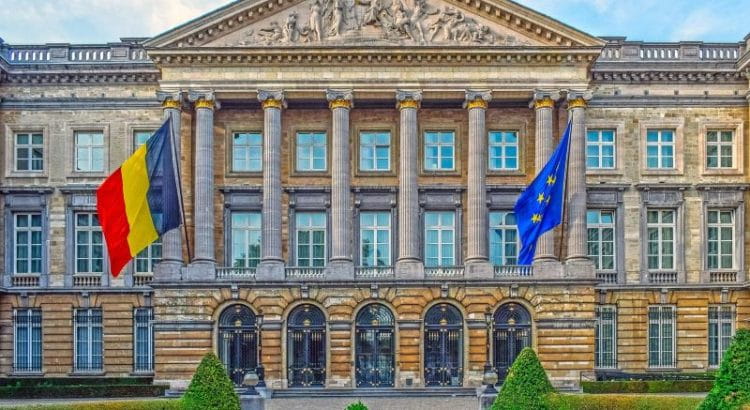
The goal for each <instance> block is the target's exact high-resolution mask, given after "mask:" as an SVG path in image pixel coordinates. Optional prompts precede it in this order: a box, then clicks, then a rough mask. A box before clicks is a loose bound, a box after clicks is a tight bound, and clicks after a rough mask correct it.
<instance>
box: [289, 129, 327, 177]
mask: <svg viewBox="0 0 750 410" xmlns="http://www.w3.org/2000/svg"><path fill="white" fill-rule="evenodd" d="M302 134H312V135H316V134H323V140H324V149H325V154H324V155H323V161H324V166H323V169H314V168H311V169H299V167H298V165H299V149H300V144H299V137H300V135H302ZM329 135H330V132H329V131H328V130H295V131H294V134H293V138H294V144H293V145H294V149H293V151H292V155H293V161H294V162H293V165H294V166H293V169H294V172H295V173H297V174H302V175H309V174H327V173H328V172H329V168H330V167H329V162H330V161H329V158H328V157H329V155H330V151H331V150H330V145H331V144H330V139H329V138H330V137H329ZM314 146H315V145H314V144H313V145H311V147H314ZM311 154H312V152H311ZM314 159H315V156H314V155H313V156H311V157H310V158H308V162H310V161H314Z"/></svg>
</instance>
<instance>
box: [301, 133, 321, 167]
mask: <svg viewBox="0 0 750 410" xmlns="http://www.w3.org/2000/svg"><path fill="white" fill-rule="evenodd" d="M326 168H327V165H326V134H325V133H324V132H298V133H297V171H325V170H326Z"/></svg>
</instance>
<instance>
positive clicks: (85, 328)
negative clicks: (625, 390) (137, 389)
mask: <svg viewBox="0 0 750 410" xmlns="http://www.w3.org/2000/svg"><path fill="white" fill-rule="evenodd" d="M747 41H748V40H747V39H746V41H743V42H737V43H726V44H724V43H722V44H708V43H702V42H680V43H643V42H635V41H628V40H627V39H625V38H614V37H611V38H596V37H592V36H590V35H587V34H585V33H583V32H580V31H578V30H576V29H574V28H571V27H569V26H566V25H564V24H562V23H560V22H557V21H555V20H553V19H552V18H550V17H547V16H544V15H542V14H539V13H537V12H535V11H533V10H530V9H527V8H525V7H523V6H520V5H518V4H516V3H513V2H511V1H508V0H479V1H476V2H458V1H454V0H413V1H407V0H403V1H399V2H396V1H393V2H390V3H389V2H388V1H379V0H372V1H371V2H369V3H365V2H356V3H354V2H347V1H345V0H336V1H333V2H320V1H318V0H314V1H310V0H304V1H300V0H274V1H271V0H262V1H258V0H239V1H235V2H232V3H230V4H228V5H227V6H225V7H222V8H220V9H218V10H216V11H214V12H212V13H209V14H207V15H205V16H202V17H199V18H198V19H196V20H193V21H190V22H187V23H186V24H184V25H182V26H180V27H177V28H175V29H173V30H170V31H168V32H166V33H164V34H161V35H159V36H156V37H154V38H150V39H142V38H125V39H122V41H121V42H118V43H109V44H97V45H69V44H46V45H33V46H32V45H29V46H26V45H11V44H4V43H2V42H0V135H2V137H3V144H4V145H3V151H2V152H3V155H2V157H1V159H0V161H2V162H1V163H0V164H1V165H0V172H2V174H1V175H0V204H1V206H2V218H0V230H1V231H2V232H3V235H2V237H1V238H2V239H0V240H1V241H2V242H1V243H2V246H0V266H1V267H2V268H0V269H2V270H0V272H2V273H3V275H2V276H1V278H2V282H1V283H0V374H2V375H3V376H27V375H32V376H45V377H59V376H77V375H89V376H90V375H96V376H104V377H113V376H118V377H122V376H129V375H153V377H154V380H155V381H157V382H168V383H170V384H171V386H172V387H173V388H182V387H185V386H186V384H187V382H188V381H189V379H190V377H191V376H192V373H193V372H194V370H195V368H196V366H197V363H198V362H199V361H200V359H201V357H202V356H203V355H204V354H205V353H207V352H216V353H217V354H218V355H219V356H220V357H221V359H222V360H223V361H224V363H225V364H226V365H227V368H228V371H229V372H230V376H231V377H232V378H233V380H235V382H240V381H241V380H242V377H243V376H244V374H245V373H247V372H249V371H257V372H260V373H261V374H262V375H263V378H264V380H265V383H266V384H267V385H268V386H269V387H273V388H288V387H316V386H323V387H327V388H336V387H391V386H395V387H424V386H436V387H460V386H463V387H470V386H477V385H479V384H481V381H482V378H483V374H484V373H485V371H486V370H488V369H491V370H493V371H495V372H497V373H498V375H499V376H500V378H502V377H504V375H505V372H506V371H507V368H508V366H509V365H510V363H512V361H513V359H514V358H515V356H516V355H517V354H518V352H519V351H520V350H521V349H522V348H523V347H525V346H531V347H533V348H535V350H536V351H537V352H538V354H539V357H540V360H541V361H542V364H543V365H544V367H545V369H546V370H547V371H548V374H549V376H550V378H551V380H552V381H553V383H554V384H555V385H557V386H559V387H562V388H576V387H577V386H578V385H579V383H580V381H581V380H582V379H587V378H591V377H594V375H595V374H596V373H597V372H607V371H620V372H628V373H644V372H705V371H708V370H710V369H712V368H715V367H717V366H718V364H719V362H720V360H721V356H722V353H723V352H724V350H725V349H726V347H727V344H728V342H729V340H730V339H731V337H732V335H733V333H734V331H735V330H736V329H737V328H742V327H748V326H750V282H748V277H747V270H748V269H747V266H746V264H745V257H746V255H747V254H748V250H747V249H748V247H747V239H746V234H745V232H746V228H747V226H748V222H747V221H746V218H745V199H746V198H747V189H748V187H749V186H750V185H748V183H749V182H750V180H748V164H747V163H746V160H745V159H746V158H748V154H749V153H748V149H747V148H746V147H745V144H744V138H745V137H746V136H747V135H748V131H747V128H748V116H749V115H750V109H749V106H748V100H747V96H748V91H749V90H750V87H749V83H748V69H749V68H750V53H748V50H749V49H750V47H749V44H748V43H747ZM166 118H170V119H171V121H172V126H173V129H174V131H175V133H174V134H175V135H176V136H177V137H178V138H179V141H180V144H177V145H178V148H177V149H178V151H179V152H178V153H179V157H180V166H181V172H180V177H181V184H182V188H183V195H184V202H185V216H186V221H187V224H186V229H185V230H184V231H182V230H175V231H172V232H170V233H168V234H167V235H165V236H164V237H163V238H162V239H161V240H160V241H159V242H158V243H156V244H154V245H152V246H150V247H149V248H148V249H147V250H145V251H144V252H142V253H141V254H140V255H139V256H138V258H136V260H135V261H134V263H132V264H131V266H129V267H128V268H126V270H125V271H124V272H123V273H122V274H121V275H120V276H119V277H117V278H114V277H112V276H111V275H110V272H109V271H108V267H107V257H106V247H105V245H104V241H103V238H102V234H101V229H100V227H99V224H98V220H97V217H96V212H95V209H96V198H95V189H96V187H97V186H98V184H100V183H101V181H102V180H103V178H104V177H106V176H107V175H108V174H109V173H110V172H112V171H113V170H114V169H116V168H117V167H119V165H120V164H121V163H122V161H124V160H125V159H126V158H127V157H128V156H129V155H130V154H131V153H132V152H133V150H134V149H135V147H137V146H138V145H140V144H142V143H144V142H145V141H146V140H147V139H148V137H149V136H150V135H151V133H152V132H153V131H154V130H155V129H156V128H158V126H159V125H160V124H161V123H162V122H163V121H164V120H165V119H166ZM568 122H571V123H572V134H571V135H572V136H571V138H572V141H571V149H570V159H569V172H568V177H567V181H566V185H567V202H566V208H565V213H564V214H565V217H564V219H565V220H564V223H563V225H562V226H561V227H560V228H558V229H556V230H555V231H554V232H551V233H549V234H547V235H545V236H543V237H542V238H541V239H540V241H539V243H538V249H537V257H536V260H535V262H534V265H533V266H531V267H524V266H517V259H516V258H517V256H518V251H519V245H518V235H517V230H516V218H515V215H514V213H513V205H514V203H515V201H516V199H517V197H518V195H519V193H520V192H521V191H522V190H523V188H524V186H526V185H527V184H528V183H529V182H530V181H531V180H532V179H533V178H534V176H535V175H536V172H537V170H539V169H540V168H541V166H542V165H543V164H544V163H546V161H547V159H548V157H549V155H550V154H551V152H552V150H553V149H554V147H555V146H556V144H557V141H558V140H559V137H560V135H561V134H562V133H563V131H564V129H565V128H566V125H567V124H568Z"/></svg>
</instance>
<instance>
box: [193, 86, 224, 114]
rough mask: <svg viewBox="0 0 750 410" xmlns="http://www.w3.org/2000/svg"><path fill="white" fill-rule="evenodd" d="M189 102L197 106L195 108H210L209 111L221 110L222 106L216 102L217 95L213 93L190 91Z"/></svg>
mask: <svg viewBox="0 0 750 410" xmlns="http://www.w3.org/2000/svg"><path fill="white" fill-rule="evenodd" d="M188 100H189V101H190V102H192V103H193V104H194V105H195V108H208V109H209V110H214V109H217V110H218V109H219V108H221V104H219V102H218V101H217V100H216V94H215V93H214V92H213V90H211V91H196V90H190V91H189V92H188Z"/></svg>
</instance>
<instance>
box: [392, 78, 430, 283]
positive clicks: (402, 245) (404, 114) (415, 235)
mask: <svg viewBox="0 0 750 410" xmlns="http://www.w3.org/2000/svg"><path fill="white" fill-rule="evenodd" d="M396 101H397V105H396V106H397V108H398V110H399V111H400V114H401V130H400V154H401V155H400V159H399V183H398V228H399V232H398V234H399V235H398V250H399V252H398V261H397V262H396V272H397V274H398V275H399V276H400V277H416V278H419V277H421V276H422V274H423V272H424V265H423V263H422V260H421V258H420V249H419V244H420V236H421V235H420V230H419V191H418V188H419V187H418V185H417V172H418V169H417V167H418V163H419V161H418V158H417V155H418V152H419V128H418V124H417V111H418V110H419V104H420V101H422V91H419V90H416V91H404V90H399V91H396Z"/></svg>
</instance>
